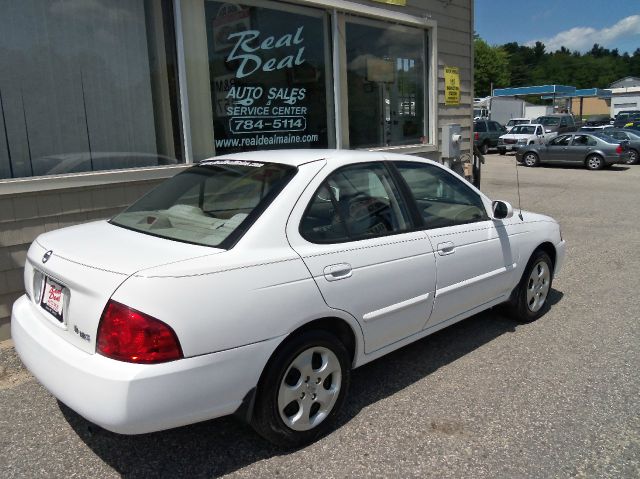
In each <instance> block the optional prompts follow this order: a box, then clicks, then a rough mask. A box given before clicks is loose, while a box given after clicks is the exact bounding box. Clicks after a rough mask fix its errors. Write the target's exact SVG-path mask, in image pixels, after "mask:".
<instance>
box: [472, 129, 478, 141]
mask: <svg viewBox="0 0 640 479" xmlns="http://www.w3.org/2000/svg"><path fill="white" fill-rule="evenodd" d="M473 139H474V140H479V139H480V133H478V132H477V131H476V132H475V133H474V134H473Z"/></svg>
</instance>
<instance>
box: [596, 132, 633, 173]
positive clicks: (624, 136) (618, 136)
mask: <svg viewBox="0 0 640 479" xmlns="http://www.w3.org/2000/svg"><path fill="white" fill-rule="evenodd" d="M602 134H603V135H607V136H610V137H612V138H614V139H615V140H618V141H625V140H629V158H628V159H627V165H635V164H637V163H638V160H639V159H640V131H636V130H624V129H618V128H608V129H606V130H604V131H603V132H602Z"/></svg>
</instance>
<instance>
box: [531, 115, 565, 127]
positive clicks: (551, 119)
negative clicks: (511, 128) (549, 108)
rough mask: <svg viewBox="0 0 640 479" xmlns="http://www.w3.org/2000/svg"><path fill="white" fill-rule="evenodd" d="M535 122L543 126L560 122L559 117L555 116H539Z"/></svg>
mask: <svg viewBox="0 0 640 479" xmlns="http://www.w3.org/2000/svg"><path fill="white" fill-rule="evenodd" d="M536 123H540V124H541V125H544V126H555V125H559V124H560V118H558V117H557V116H541V117H540V118H538V119H537V120H536Z"/></svg>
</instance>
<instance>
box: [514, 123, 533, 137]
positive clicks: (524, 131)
mask: <svg viewBox="0 0 640 479" xmlns="http://www.w3.org/2000/svg"><path fill="white" fill-rule="evenodd" d="M535 132H536V127H535V126H530V125H517V126H514V127H513V128H512V129H511V133H512V134H514V135H533V134H534V133H535Z"/></svg>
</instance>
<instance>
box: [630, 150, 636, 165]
mask: <svg viewBox="0 0 640 479" xmlns="http://www.w3.org/2000/svg"><path fill="white" fill-rule="evenodd" d="M637 162H638V152H637V151H635V150H630V151H629V159H628V160H627V165H635V164H636V163H637Z"/></svg>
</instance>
